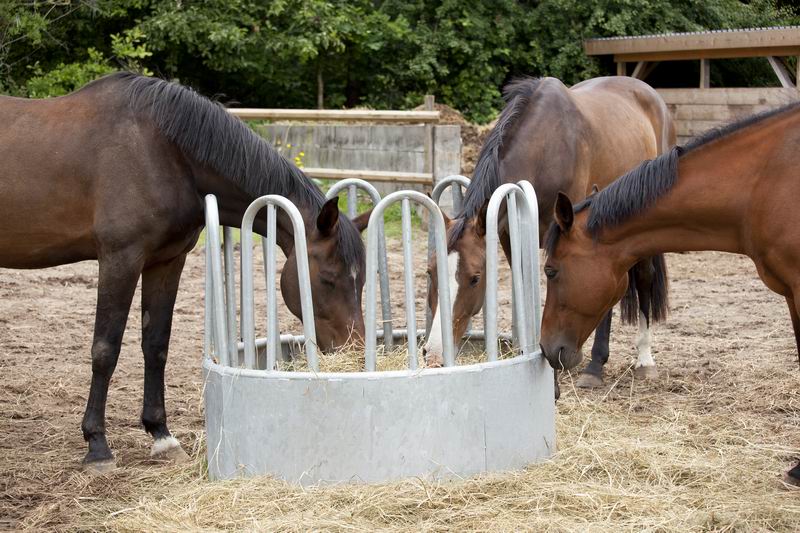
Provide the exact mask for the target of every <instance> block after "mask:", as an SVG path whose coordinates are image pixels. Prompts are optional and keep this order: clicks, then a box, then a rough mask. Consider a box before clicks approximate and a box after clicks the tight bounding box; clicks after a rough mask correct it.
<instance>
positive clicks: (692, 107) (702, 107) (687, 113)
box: [668, 104, 775, 121]
mask: <svg viewBox="0 0 800 533" xmlns="http://www.w3.org/2000/svg"><path fill="white" fill-rule="evenodd" d="M668 107H669V109H670V112H671V113H672V117H673V118H674V119H675V120H677V121H684V120H720V121H730V120H735V119H737V118H741V117H745V116H747V115H753V114H755V113H761V112H762V111H767V110H769V109H774V108H775V106H774V105H712V104H684V105H674V104H670V105H668Z"/></svg>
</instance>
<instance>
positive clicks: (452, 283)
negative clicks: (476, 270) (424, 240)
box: [425, 252, 460, 364]
mask: <svg viewBox="0 0 800 533" xmlns="http://www.w3.org/2000/svg"><path fill="white" fill-rule="evenodd" d="M459 259H460V254H459V253H458V252H450V253H449V254H448V255H447V270H448V275H449V276H450V279H449V280H448V283H447V286H448V288H449V289H450V311H451V316H452V310H453V306H454V305H455V302H456V296H457V294H458V280H457V279H456V269H457V268H458V262H459ZM441 322H442V319H441V317H440V316H439V306H438V305H437V306H436V312H435V313H434V314H433V322H431V333H430V335H429V336H428V341H427V342H426V343H425V352H426V362H429V363H438V364H441V363H442V362H443V361H442V351H443V348H442V323H441ZM454 340H455V339H454Z"/></svg>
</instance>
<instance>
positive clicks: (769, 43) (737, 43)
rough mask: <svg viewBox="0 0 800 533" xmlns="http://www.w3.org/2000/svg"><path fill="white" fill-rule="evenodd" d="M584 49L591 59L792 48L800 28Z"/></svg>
mask: <svg viewBox="0 0 800 533" xmlns="http://www.w3.org/2000/svg"><path fill="white" fill-rule="evenodd" d="M583 47H584V50H585V51H586V54H587V55H590V56H594V55H612V54H613V55H623V54H641V53H653V52H680V51H684V52H696V51H700V50H743V49H762V50H764V49H777V48H789V47H800V28H759V29H746V30H733V31H708V32H693V33H673V34H664V35H645V36H637V37H620V38H613V39H588V40H586V41H584V42H583ZM760 55H761V56H766V55H783V54H772V53H764V52H763V51H762V52H761V53H760ZM790 55H796V54H790ZM733 57H740V56H733ZM695 59H697V58H695ZM642 60H647V59H646V58H645V59H637V61H642Z"/></svg>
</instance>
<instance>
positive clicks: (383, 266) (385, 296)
mask: <svg viewBox="0 0 800 533" xmlns="http://www.w3.org/2000/svg"><path fill="white" fill-rule="evenodd" d="M353 187H356V188H359V189H361V190H362V191H364V192H366V193H367V194H368V195H369V197H370V199H371V200H372V205H373V206H376V205H378V202H380V201H381V195H380V193H379V192H378V189H376V188H375V187H374V186H373V185H372V184H371V183H370V182H368V181H364V180H362V179H359V178H348V179H346V180H341V181H338V182H336V183H334V184H333V186H332V187H331V188H330V189H328V192H327V193H326V194H325V197H326V198H328V199H331V198H333V197H334V196H336V195H338V194H339V193H341V192H342V191H343V190H345V189H347V190H348V197H347V209H348V212H349V211H350V209H351V207H352V206H354V205H355V204H354V203H352V202H353V201H352V199H351V198H350V196H349V191H351V190H354V189H353ZM354 216H355V211H354V214H353V215H352V216H350V218H353V217H354ZM378 231H380V236H379V237H380V238H379V239H378V274H379V275H380V279H381V316H382V318H383V329H384V331H386V332H387V335H386V337H385V338H384V340H383V344H384V346H385V347H386V350H391V349H392V347H393V346H394V335H392V300H391V296H390V288H389V260H388V258H387V255H386V235H385V232H384V227H383V217H381V221H380V226H379V228H378Z"/></svg>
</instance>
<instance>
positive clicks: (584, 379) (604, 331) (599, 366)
mask: <svg viewBox="0 0 800 533" xmlns="http://www.w3.org/2000/svg"><path fill="white" fill-rule="evenodd" d="M613 316H614V310H613V309H611V310H609V311H608V313H606V316H604V317H603V320H602V321H601V322H600V324H599V325H598V326H597V329H596V330H595V332H594V344H592V360H591V361H590V362H589V364H588V365H586V368H584V369H583V370H582V371H581V374H580V376H578V380H577V381H576V382H575V385H576V386H578V387H581V388H584V389H595V388H598V387H602V386H603V385H604V382H603V367H604V366H605V364H606V363H607V362H608V354H609V348H608V343H609V341H610V339H611V319H612V317H613Z"/></svg>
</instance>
